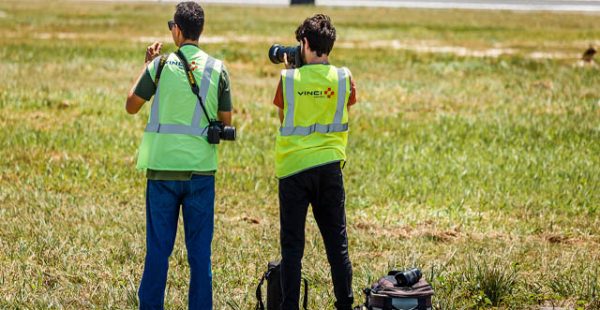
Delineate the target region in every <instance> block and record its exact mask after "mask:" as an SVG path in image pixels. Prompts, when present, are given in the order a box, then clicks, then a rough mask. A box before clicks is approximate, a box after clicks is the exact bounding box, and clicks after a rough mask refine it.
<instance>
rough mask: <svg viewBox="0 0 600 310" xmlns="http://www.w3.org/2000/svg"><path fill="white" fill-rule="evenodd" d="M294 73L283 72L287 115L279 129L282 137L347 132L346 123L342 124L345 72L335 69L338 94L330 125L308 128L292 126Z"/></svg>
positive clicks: (341, 69)
mask: <svg viewBox="0 0 600 310" xmlns="http://www.w3.org/2000/svg"><path fill="white" fill-rule="evenodd" d="M294 71H295V69H288V70H286V72H285V99H286V101H287V113H286V115H285V124H284V125H283V127H281V128H280V129H279V132H280V134H281V135H282V136H294V135H295V136H308V135H310V134H312V133H315V132H319V133H331V132H344V131H348V123H345V124H342V116H343V115H344V106H345V101H346V79H347V76H346V70H344V69H343V68H338V69H337V74H338V93H337V106H336V109H335V115H334V117H333V122H332V123H330V124H312V125H310V126H294V110H295V102H294Z"/></svg>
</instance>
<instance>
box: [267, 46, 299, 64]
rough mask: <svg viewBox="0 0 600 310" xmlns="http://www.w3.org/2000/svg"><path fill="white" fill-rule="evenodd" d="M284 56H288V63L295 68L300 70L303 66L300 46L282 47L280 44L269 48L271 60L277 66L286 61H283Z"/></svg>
mask: <svg viewBox="0 0 600 310" xmlns="http://www.w3.org/2000/svg"><path fill="white" fill-rule="evenodd" d="M284 54H287V59H288V63H289V64H291V65H292V66H293V67H294V68H299V67H301V66H302V57H301V55H300V45H297V46H282V45H279V44H273V45H272V46H271V48H269V60H270V61H271V62H272V63H274V64H276V65H277V64H280V63H282V62H284V61H285V60H284V59H283V55H284Z"/></svg>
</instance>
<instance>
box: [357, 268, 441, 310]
mask: <svg viewBox="0 0 600 310" xmlns="http://www.w3.org/2000/svg"><path fill="white" fill-rule="evenodd" d="M364 293H365V304H364V305H363V309H364V308H366V309H368V310H431V297H432V296H433V294H434V293H433V288H432V287H431V285H430V284H429V283H427V281H426V280H425V279H423V278H421V279H419V281H418V282H417V283H415V284H413V285H412V286H398V282H397V281H396V278H395V277H394V276H390V275H388V276H385V277H383V278H381V279H379V281H377V283H374V284H373V285H372V286H371V287H370V288H366V289H364ZM357 309H360V307H359V308H357Z"/></svg>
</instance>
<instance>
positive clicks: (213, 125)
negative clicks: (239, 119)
mask: <svg viewBox="0 0 600 310" xmlns="http://www.w3.org/2000/svg"><path fill="white" fill-rule="evenodd" d="M207 135H208V143H210V144H219V142H220V141H221V140H227V141H234V140H235V127H233V126H225V125H223V122H221V121H215V120H212V121H210V123H209V124H208V133H207Z"/></svg>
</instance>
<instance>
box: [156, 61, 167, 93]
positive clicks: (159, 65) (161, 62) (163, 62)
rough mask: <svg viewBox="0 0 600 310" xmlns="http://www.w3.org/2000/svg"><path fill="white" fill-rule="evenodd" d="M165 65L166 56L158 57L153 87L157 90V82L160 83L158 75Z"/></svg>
mask: <svg viewBox="0 0 600 310" xmlns="http://www.w3.org/2000/svg"><path fill="white" fill-rule="evenodd" d="M166 63H167V56H166V55H162V56H160V61H159V62H158V67H157V68H156V77H154V85H156V88H158V81H160V74H161V73H162V70H163V68H164V67H165V64H166Z"/></svg>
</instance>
